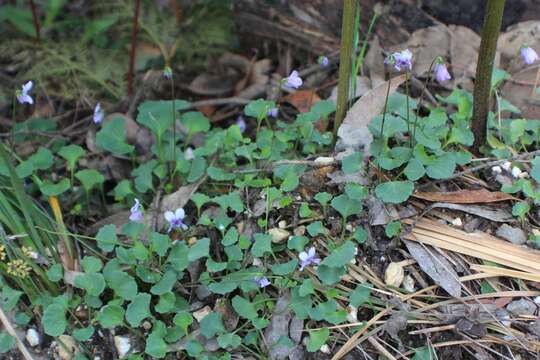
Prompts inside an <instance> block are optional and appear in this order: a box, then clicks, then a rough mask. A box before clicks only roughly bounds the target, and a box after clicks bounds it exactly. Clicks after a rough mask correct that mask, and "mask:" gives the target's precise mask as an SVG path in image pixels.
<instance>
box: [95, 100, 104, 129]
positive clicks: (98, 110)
mask: <svg viewBox="0 0 540 360" xmlns="http://www.w3.org/2000/svg"><path fill="white" fill-rule="evenodd" d="M104 117H105V113H104V112H103V109H101V104H100V103H97V104H96V107H95V108H94V124H101V122H102V121H103V118H104Z"/></svg>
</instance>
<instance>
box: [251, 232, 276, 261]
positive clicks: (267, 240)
mask: <svg viewBox="0 0 540 360" xmlns="http://www.w3.org/2000/svg"><path fill="white" fill-rule="evenodd" d="M254 239H255V242H254V244H253V247H252V249H251V252H252V254H253V256H255V257H262V256H263V255H264V254H266V253H271V252H272V236H270V235H268V234H255V235H254Z"/></svg>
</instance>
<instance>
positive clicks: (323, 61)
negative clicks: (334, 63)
mask: <svg viewBox="0 0 540 360" xmlns="http://www.w3.org/2000/svg"><path fill="white" fill-rule="evenodd" d="M317 63H318V64H319V65H320V66H321V67H322V68H325V67H327V66H328V65H329V64H330V60H328V58H327V57H326V56H324V55H321V56H319V58H318V59H317Z"/></svg>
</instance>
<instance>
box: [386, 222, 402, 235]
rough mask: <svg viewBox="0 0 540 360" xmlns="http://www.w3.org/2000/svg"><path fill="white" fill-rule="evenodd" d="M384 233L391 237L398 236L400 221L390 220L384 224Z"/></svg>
mask: <svg viewBox="0 0 540 360" xmlns="http://www.w3.org/2000/svg"><path fill="white" fill-rule="evenodd" d="M384 233H385V234H386V236H388V237H389V238H393V237H394V236H398V235H399V234H400V233H401V223H400V222H399V221H391V222H389V223H388V224H386V226H385V228H384Z"/></svg>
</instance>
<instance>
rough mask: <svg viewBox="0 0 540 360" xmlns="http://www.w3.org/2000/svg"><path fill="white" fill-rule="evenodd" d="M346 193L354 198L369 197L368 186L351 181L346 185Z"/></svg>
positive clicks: (362, 198)
mask: <svg viewBox="0 0 540 360" xmlns="http://www.w3.org/2000/svg"><path fill="white" fill-rule="evenodd" d="M345 194H347V196H348V197H349V198H350V199H352V200H364V199H365V198H367V197H368V195H369V191H368V188H367V187H366V186H362V185H360V184H353V183H349V184H347V185H345Z"/></svg>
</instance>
